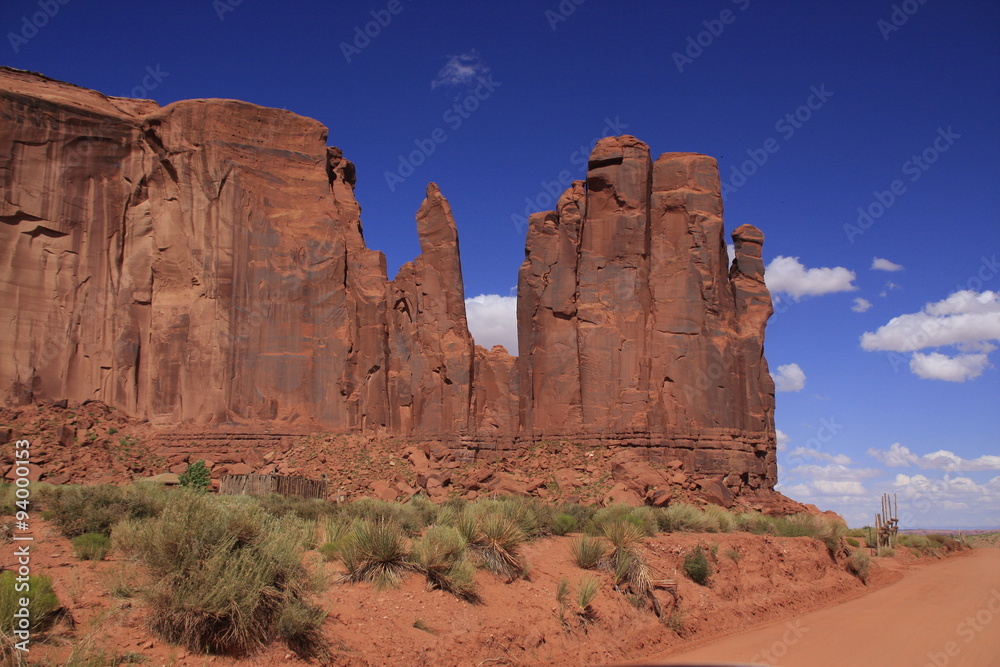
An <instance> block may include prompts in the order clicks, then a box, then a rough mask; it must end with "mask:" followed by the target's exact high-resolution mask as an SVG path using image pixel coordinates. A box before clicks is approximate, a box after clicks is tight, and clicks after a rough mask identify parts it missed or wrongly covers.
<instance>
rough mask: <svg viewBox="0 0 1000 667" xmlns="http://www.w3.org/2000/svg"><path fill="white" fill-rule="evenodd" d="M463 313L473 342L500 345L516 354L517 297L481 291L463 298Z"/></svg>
mask: <svg viewBox="0 0 1000 667" xmlns="http://www.w3.org/2000/svg"><path fill="white" fill-rule="evenodd" d="M465 314H466V318H467V319H468V321H469V332H470V333H471V334H472V338H473V339H474V340H475V341H476V344H478V345H482V346H483V347H485V348H486V349H489V348H491V347H493V346H494V345H503V346H504V347H505V348H507V351H508V352H510V353H511V354H513V355H517V297H515V296H500V295H499V294H480V295H479V296H474V297H472V298H470V299H466V300H465Z"/></svg>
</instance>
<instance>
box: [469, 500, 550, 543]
mask: <svg viewBox="0 0 1000 667" xmlns="http://www.w3.org/2000/svg"><path fill="white" fill-rule="evenodd" d="M543 506H544V504H543V503H537V502H536V501H534V500H533V499H530V498H525V497H522V496H507V497H505V498H498V499H496V500H480V501H477V502H475V503H472V504H471V505H469V506H467V507H466V509H465V512H466V513H467V514H471V515H472V516H475V517H478V518H480V519H481V520H485V519H486V518H487V517H489V516H501V517H504V518H506V519H508V520H510V521H511V522H513V523H514V525H515V526H516V527H517V528H518V529H519V530H520V531H521V533H522V534H523V536H524V538H525V539H528V538H531V537H534V536H536V535H539V534H541V532H542V526H543V522H542V521H540V520H539V516H538V514H539V510H540V509H541V508H542V507H543ZM549 523H551V520H550V521H549V522H548V523H546V524H544V525H546V526H547V525H548V524H549Z"/></svg>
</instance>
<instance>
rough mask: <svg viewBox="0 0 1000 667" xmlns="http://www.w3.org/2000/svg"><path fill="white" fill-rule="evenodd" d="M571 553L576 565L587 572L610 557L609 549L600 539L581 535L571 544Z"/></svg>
mask: <svg viewBox="0 0 1000 667" xmlns="http://www.w3.org/2000/svg"><path fill="white" fill-rule="evenodd" d="M569 548H570V553H572V554H573V560H574V561H576V564H577V565H579V566H580V567H582V568H583V569H585V570H589V569H591V568H594V567H597V565H598V563H600V562H601V560H602V559H603V558H604V557H605V556H607V555H608V547H607V546H606V543H605V542H604V540H602V539H601V538H600V537H595V536H591V535H580V536H579V537H577V538H574V539H573V541H572V542H570V544H569Z"/></svg>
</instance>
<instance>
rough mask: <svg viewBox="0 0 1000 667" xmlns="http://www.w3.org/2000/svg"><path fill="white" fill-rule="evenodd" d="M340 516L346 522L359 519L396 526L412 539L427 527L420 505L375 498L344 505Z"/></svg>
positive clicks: (360, 499) (359, 499)
mask: <svg viewBox="0 0 1000 667" xmlns="http://www.w3.org/2000/svg"><path fill="white" fill-rule="evenodd" d="M340 516H341V518H342V520H346V521H350V520H353V519H357V520H361V521H367V522H368V523H390V524H394V525H396V526H398V527H399V528H400V529H402V531H403V532H404V533H405V534H406V535H408V536H411V537H412V536H415V535H418V534H419V533H420V531H421V530H423V528H424V526H425V525H426V524H425V523H424V517H425V516H426V514H425V512H423V511H422V510H421V508H420V507H419V506H418V505H415V504H412V503H407V504H405V505H404V504H402V503H390V502H387V501H384V500H377V499H375V498H358V499H357V500H355V501H353V502H351V503H348V504H347V505H344V506H343V507H342V508H341V514H340Z"/></svg>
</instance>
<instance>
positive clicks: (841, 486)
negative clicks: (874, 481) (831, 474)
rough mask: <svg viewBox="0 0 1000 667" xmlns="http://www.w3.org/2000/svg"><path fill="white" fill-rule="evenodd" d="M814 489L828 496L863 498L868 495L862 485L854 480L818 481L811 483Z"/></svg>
mask: <svg viewBox="0 0 1000 667" xmlns="http://www.w3.org/2000/svg"><path fill="white" fill-rule="evenodd" d="M812 486H813V488H814V489H816V490H817V491H819V492H820V493H823V494H826V495H830V496H863V495H865V494H867V493H868V491H867V489H865V487H864V484H862V483H861V482H858V481H855V480H846V479H845V480H836V481H834V480H825V479H819V480H816V481H815V482H813V483H812Z"/></svg>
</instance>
